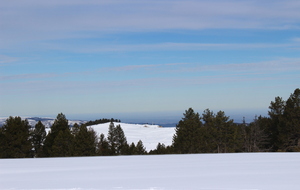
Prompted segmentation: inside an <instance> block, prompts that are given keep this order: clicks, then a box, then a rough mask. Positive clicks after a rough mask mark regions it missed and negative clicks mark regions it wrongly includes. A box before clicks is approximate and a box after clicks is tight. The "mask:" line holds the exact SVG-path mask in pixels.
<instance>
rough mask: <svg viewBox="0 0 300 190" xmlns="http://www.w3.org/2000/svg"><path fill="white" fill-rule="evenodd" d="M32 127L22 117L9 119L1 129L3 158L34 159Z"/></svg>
mask: <svg viewBox="0 0 300 190" xmlns="http://www.w3.org/2000/svg"><path fill="white" fill-rule="evenodd" d="M31 150H32V145H31V142H30V125H29V123H28V121H27V120H22V119H21V117H9V118H8V119H7V120H6V123H5V124H4V125H3V126H2V129H1V153H0V155H1V157H2V158H28V157H32V151H31Z"/></svg>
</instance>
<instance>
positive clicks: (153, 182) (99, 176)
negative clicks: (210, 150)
mask: <svg viewBox="0 0 300 190" xmlns="http://www.w3.org/2000/svg"><path fill="white" fill-rule="evenodd" d="M299 160H300V154H299V153H240V154H186V155H160V156H158V155H155V156H113V157H110V156H104V157H79V158H74V157H73V158H43V159H39V158H37V159H0V168H1V170H0V184H1V185H0V189H2V190H6V189H14V190H29V189H40V190H96V189H105V190H110V189H121V190H129V189H135V190H176V189H178V190H182V189H189V190H191V189H192V190H193V189H197V190H283V189H288V190H298V189H299V187H300V180H299V175H300V162H299Z"/></svg>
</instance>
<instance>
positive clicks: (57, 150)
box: [50, 130, 74, 157]
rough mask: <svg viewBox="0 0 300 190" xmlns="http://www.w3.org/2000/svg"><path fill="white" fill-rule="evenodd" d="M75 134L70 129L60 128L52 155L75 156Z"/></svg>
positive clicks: (52, 148)
mask: <svg viewBox="0 0 300 190" xmlns="http://www.w3.org/2000/svg"><path fill="white" fill-rule="evenodd" d="M73 142H74V139H73V136H72V134H71V132H70V131H69V130H60V131H59V133H58V135H57V136H56V137H55V139H54V141H53V145H52V147H51V152H50V153H51V154H50V156H52V157H70V156H73Z"/></svg>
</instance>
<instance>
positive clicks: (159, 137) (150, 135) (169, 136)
mask: <svg viewBox="0 0 300 190" xmlns="http://www.w3.org/2000/svg"><path fill="white" fill-rule="evenodd" d="M109 124H110V122H108V123H103V124H98V125H92V126H89V127H91V128H92V129H94V130H95V131H96V132H97V134H98V136H99V135H100V134H101V133H103V134H104V135H105V137H106V138H107V134H108V128H109ZM114 125H115V126H117V125H121V128H122V129H123V131H124V134H125V136H126V138H127V143H128V144H131V143H132V142H133V143H135V144H136V143H137V142H138V141H139V140H142V142H143V145H144V147H145V148H146V150H147V151H150V150H154V149H156V146H157V144H158V143H163V144H165V145H166V146H168V145H171V144H172V140H173V136H174V134H175V128H174V127H162V126H159V125H150V124H128V123H118V122H114Z"/></svg>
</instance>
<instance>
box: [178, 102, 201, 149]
mask: <svg viewBox="0 0 300 190" xmlns="http://www.w3.org/2000/svg"><path fill="white" fill-rule="evenodd" d="M183 115H184V118H182V120H180V121H179V123H178V124H177V125H176V128H175V132H176V133H175V135H174V137H173V146H174V149H175V151H176V152H178V153H181V154H182V153H197V152H200V150H199V147H200V143H201V142H199V137H200V134H199V133H200V128H201V127H202V122H201V121H200V116H199V114H198V113H195V112H194V110H193V109H192V108H189V109H188V110H186V111H185V113H184V114H183Z"/></svg>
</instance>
